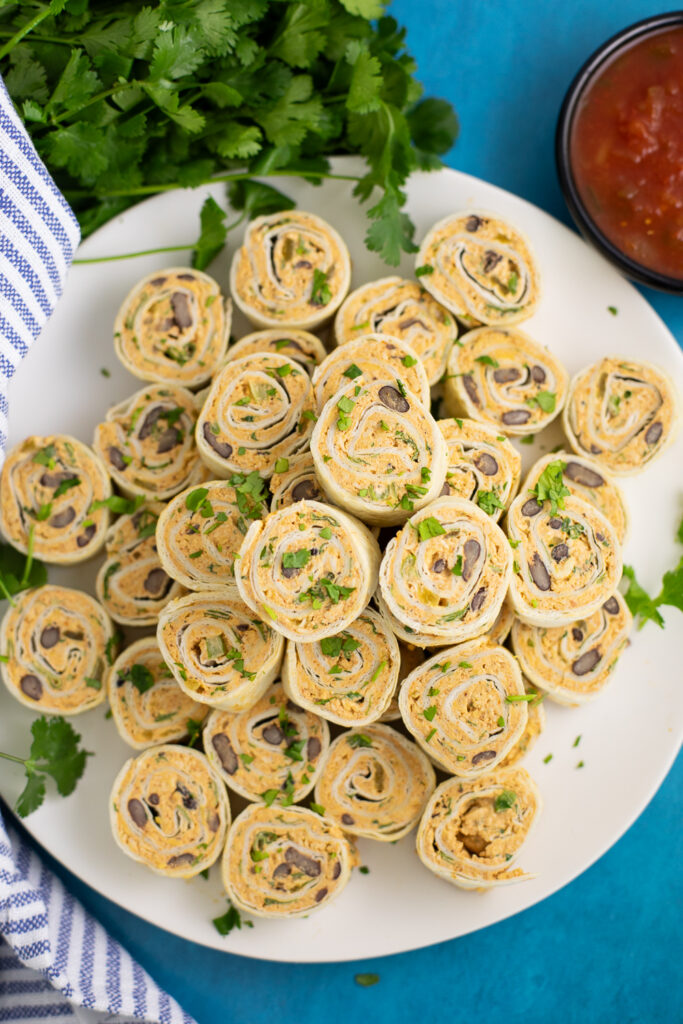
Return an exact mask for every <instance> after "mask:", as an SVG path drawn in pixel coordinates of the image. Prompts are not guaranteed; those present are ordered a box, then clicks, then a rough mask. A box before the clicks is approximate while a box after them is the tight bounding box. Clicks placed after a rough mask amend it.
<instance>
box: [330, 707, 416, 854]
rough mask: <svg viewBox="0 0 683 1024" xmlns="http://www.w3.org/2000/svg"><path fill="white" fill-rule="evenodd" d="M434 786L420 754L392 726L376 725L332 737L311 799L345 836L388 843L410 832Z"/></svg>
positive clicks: (414, 745)
mask: <svg viewBox="0 0 683 1024" xmlns="http://www.w3.org/2000/svg"><path fill="white" fill-rule="evenodd" d="M435 785H436V776H435V775H434V769H433V768H432V766H431V764H430V763H429V760H428V758H426V757H425V755H424V754H423V753H422V751H421V750H420V748H419V747H418V746H417V745H416V744H415V743H411V741H410V740H407V739H406V738H405V737H404V736H402V735H401V734H400V733H399V732H396V730H395V729H392V728H391V726H388V725H378V724H375V725H369V726H367V728H365V729H362V730H361V729H353V730H351V731H350V732H343V733H342V734H341V736H338V737H337V739H336V740H335V741H334V743H333V744H332V746H331V747H330V752H329V755H328V757H327V760H326V761H325V765H324V767H323V770H322V772H321V774H320V778H319V779H318V781H317V783H316V786H315V799H316V803H318V804H320V805H321V806H323V807H324V808H325V815H326V817H328V818H329V819H330V821H333V822H334V823H335V825H338V826H339V828H342V829H344V831H345V832H350V833H351V834H352V835H355V836H361V837H364V838H366V839H376V840H379V842H381V843H391V842H395V841H396V840H397V839H402V838H403V836H406V835H408V833H409V832H410V831H411V830H412V829H413V828H415V826H416V825H417V823H418V821H419V820H420V818H421V816H422V813H423V811H424V808H425V804H426V803H427V800H428V799H429V797H430V796H431V795H432V793H433V792H434V787H435Z"/></svg>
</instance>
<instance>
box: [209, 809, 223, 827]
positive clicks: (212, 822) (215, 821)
mask: <svg viewBox="0 0 683 1024" xmlns="http://www.w3.org/2000/svg"><path fill="white" fill-rule="evenodd" d="M207 824H208V826H209V829H210V830H211V831H212V832H218V829H219V828H220V824H221V819H220V818H219V817H218V815H217V814H216V812H215V811H214V813H213V814H212V815H211V817H210V818H209V820H208V822H207Z"/></svg>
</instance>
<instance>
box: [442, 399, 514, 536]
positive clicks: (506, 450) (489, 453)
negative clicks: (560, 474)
mask: <svg viewBox="0 0 683 1024" xmlns="http://www.w3.org/2000/svg"><path fill="white" fill-rule="evenodd" d="M438 424H439V428H440V430H441V433H442V434H443V436H444V437H445V438H446V444H447V445H448V470H447V472H446V483H445V484H444V489H443V493H444V494H457V495H459V496H460V497H461V498H467V499H468V500H469V501H473V502H474V503H475V504H477V505H478V506H479V508H481V509H483V510H484V512H486V513H487V515H490V516H491V518H492V519H493V520H494V522H497V521H498V520H499V519H500V517H501V515H502V513H503V512H504V510H505V509H506V508H508V506H509V505H510V503H511V501H512V499H513V498H514V496H515V494H516V493H517V488H518V486H519V477H520V474H521V471H522V459H521V457H520V454H519V452H518V451H517V449H516V448H513V446H512V444H511V443H510V441H508V439H507V438H506V437H504V436H503V435H502V434H500V433H499V432H498V430H497V429H496V428H495V427H489V426H487V425H486V424H484V423H477V421H476V420H467V419H448V420H438Z"/></svg>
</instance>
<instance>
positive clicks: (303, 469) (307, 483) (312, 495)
mask: <svg viewBox="0 0 683 1024" xmlns="http://www.w3.org/2000/svg"><path fill="white" fill-rule="evenodd" d="M270 490H271V492H272V495H273V498H272V501H271V503H270V511H271V512H275V511H276V510H277V509H279V508H286V507H287V506H288V505H293V504H294V502H295V501H304V499H308V500H309V501H325V495H324V493H323V490H322V488H321V486H320V484H319V483H318V478H317V476H316V475H315V463H314V462H313V456H312V455H311V453H310V451H306V452H301V453H300V454H299V455H295V456H294V457H293V458H291V459H278V461H277V462H276V463H275V472H274V473H273V475H272V477H271V478H270Z"/></svg>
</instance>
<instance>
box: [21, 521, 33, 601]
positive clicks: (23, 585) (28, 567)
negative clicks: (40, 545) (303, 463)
mask: <svg viewBox="0 0 683 1024" xmlns="http://www.w3.org/2000/svg"><path fill="white" fill-rule="evenodd" d="M34 536H35V527H34V526H33V525H31V526H30V527H29V531H28V550H27V551H26V564H25V565H24V572H23V574H22V577H21V583H20V584H19V589H20V590H25V588H26V586H27V584H28V580H29V576H30V575H31V569H32V567H33V540H34Z"/></svg>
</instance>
